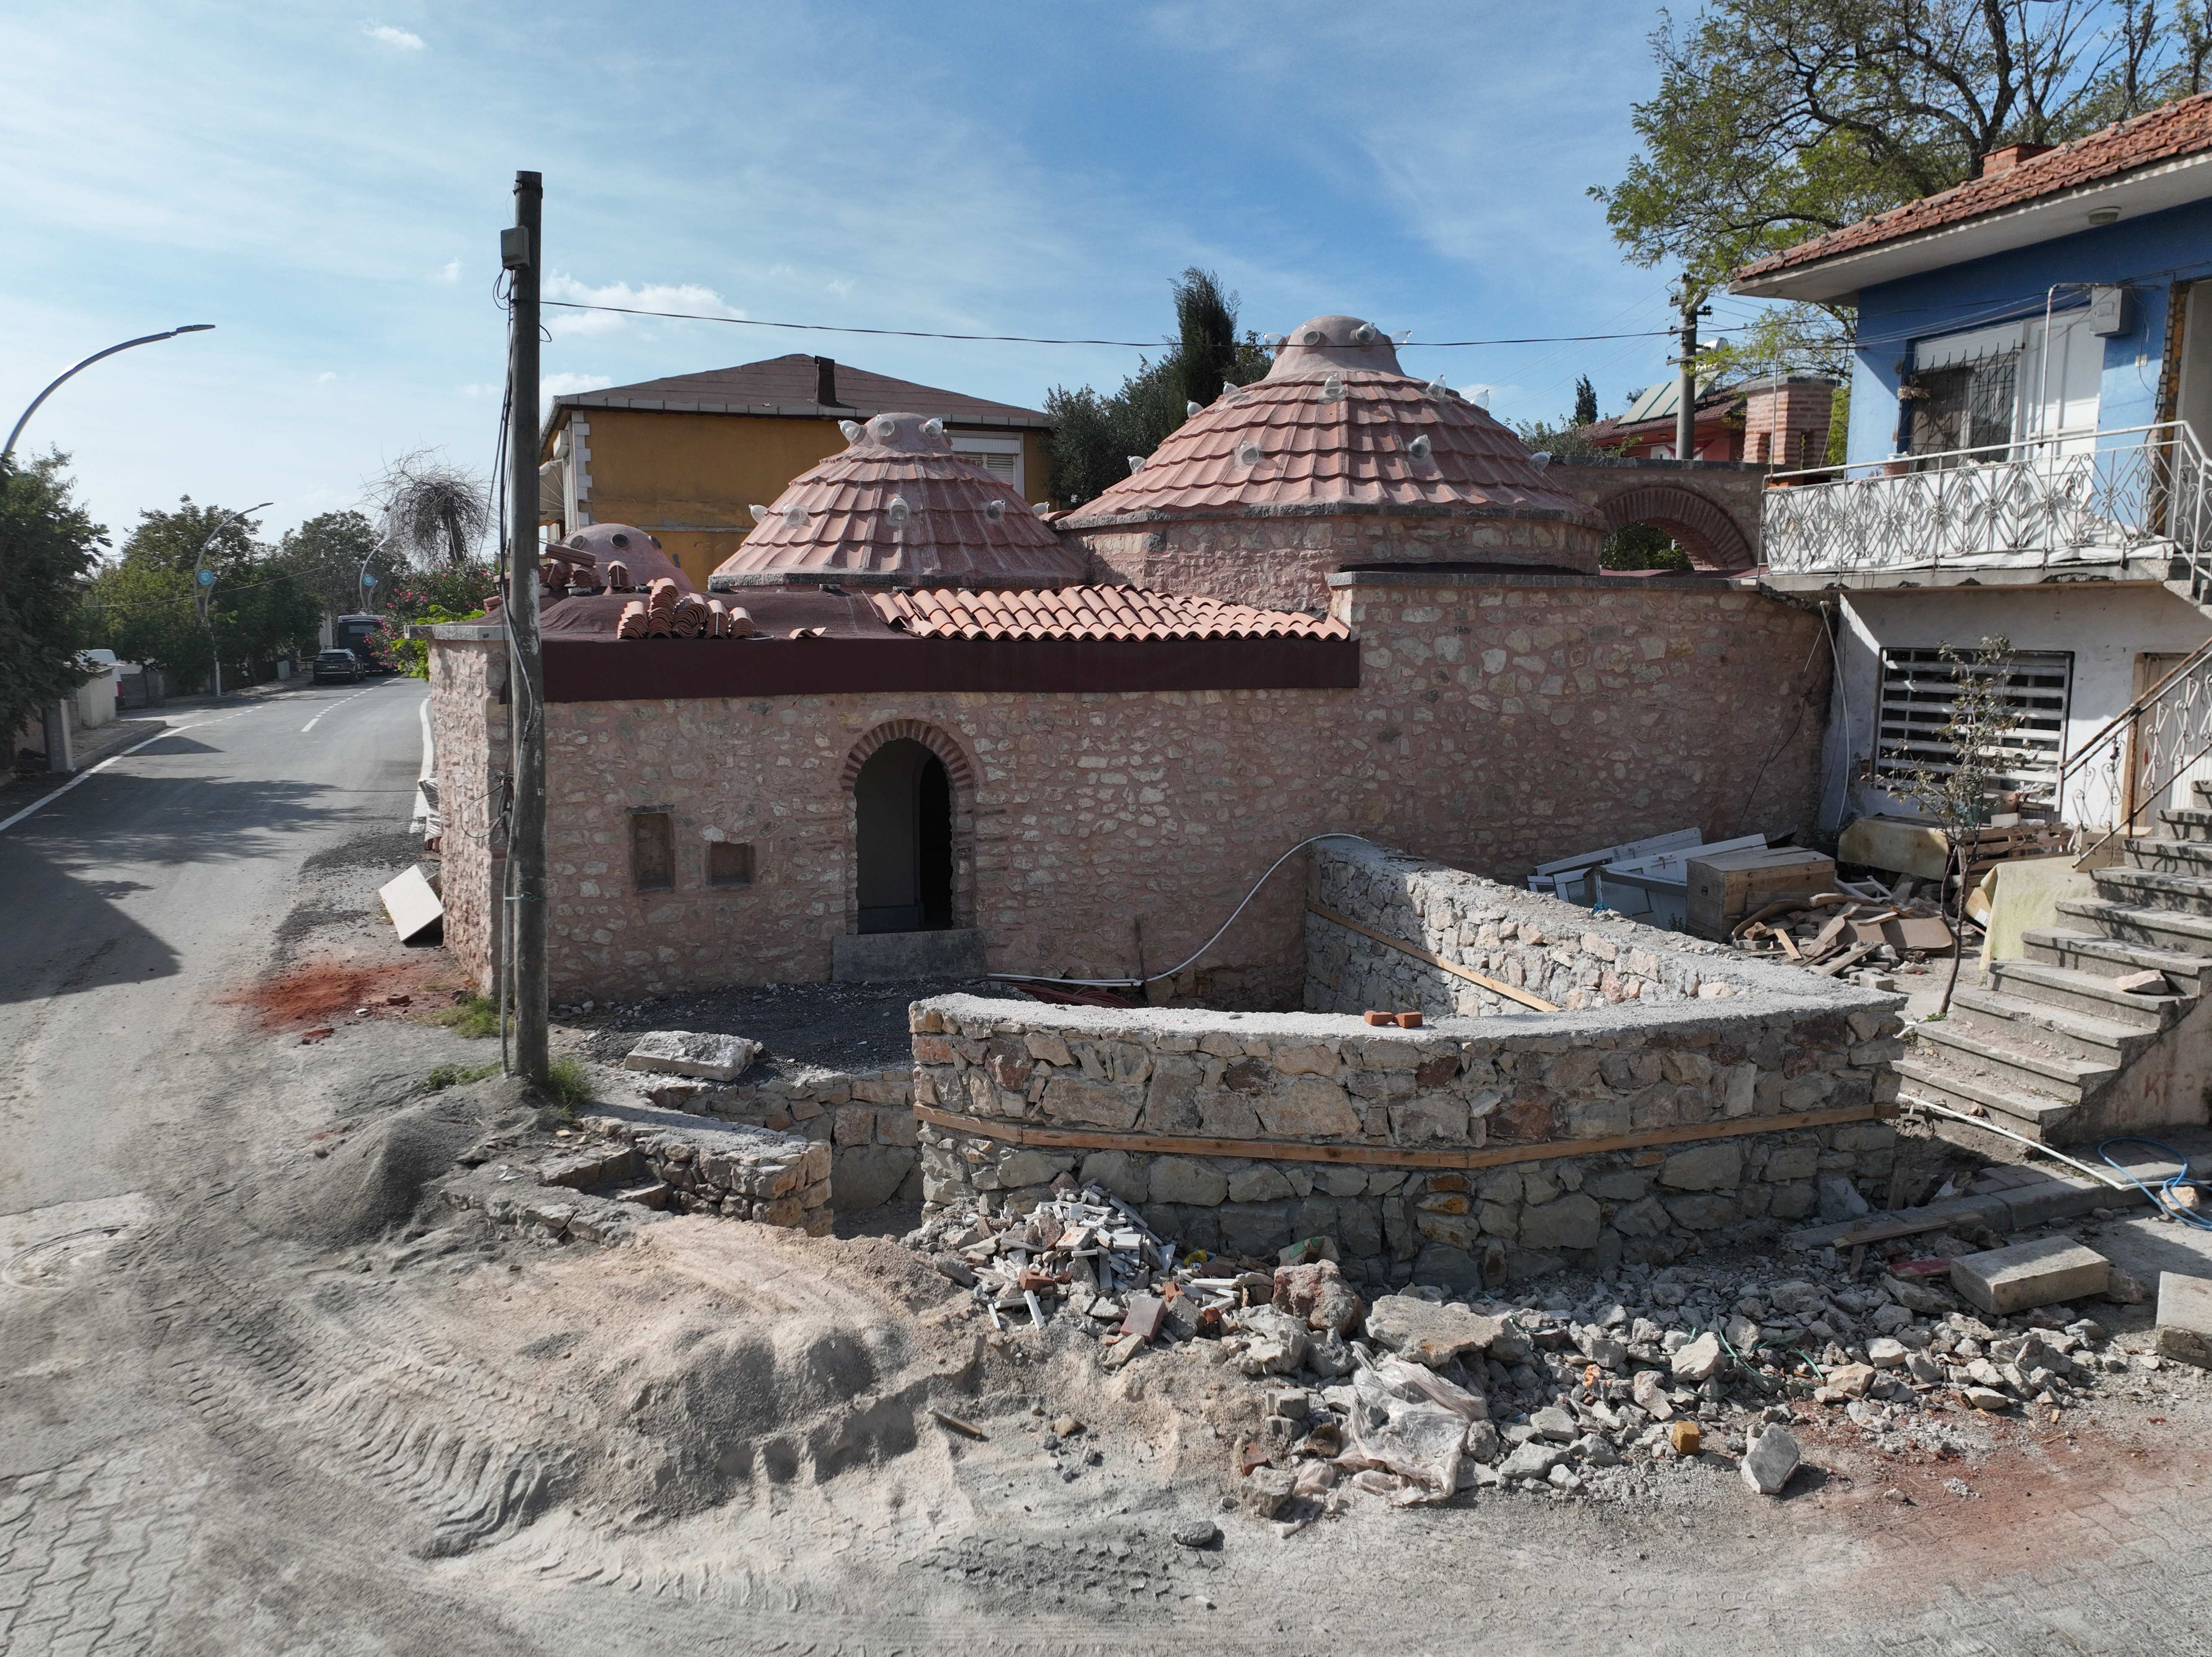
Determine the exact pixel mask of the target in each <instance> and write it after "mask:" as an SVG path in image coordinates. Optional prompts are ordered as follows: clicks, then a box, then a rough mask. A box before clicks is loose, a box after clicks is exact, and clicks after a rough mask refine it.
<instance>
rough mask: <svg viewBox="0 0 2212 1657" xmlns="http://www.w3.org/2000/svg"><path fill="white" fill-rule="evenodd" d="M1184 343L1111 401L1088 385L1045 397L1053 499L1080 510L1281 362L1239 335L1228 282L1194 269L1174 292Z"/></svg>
mask: <svg viewBox="0 0 2212 1657" xmlns="http://www.w3.org/2000/svg"><path fill="white" fill-rule="evenodd" d="M1169 287H1170V292H1171V293H1172V294H1173V295H1174V299H1175V308H1176V337H1175V338H1173V339H1170V340H1166V341H1164V342H1163V343H1164V344H1165V345H1166V346H1167V348H1168V349H1166V350H1165V351H1164V353H1162V355H1160V356H1159V357H1158V360H1154V359H1152V358H1151V357H1145V358H1140V359H1139V361H1138V364H1137V371H1136V373H1133V374H1130V375H1129V376H1127V378H1126V379H1123V380H1122V382H1121V390H1119V391H1115V392H1113V393H1111V394H1110V395H1106V394H1101V393H1100V392H1098V391H1095V390H1093V389H1092V388H1091V387H1090V386H1088V385H1084V386H1079V387H1076V388H1074V389H1073V390H1070V389H1068V388H1067V387H1065V386H1060V385H1055V386H1054V387H1053V388H1052V389H1051V390H1050V391H1048V392H1046V393H1045V399H1044V406H1045V411H1046V412H1047V413H1048V414H1049V415H1051V416H1052V417H1053V442H1052V483H1051V489H1052V499H1053V502H1054V505H1056V506H1062V507H1073V506H1078V505H1080V504H1081V503H1082V502H1084V501H1089V500H1092V499H1094V498H1095V497H1097V495H1101V494H1103V492H1104V491H1105V490H1106V489H1109V487H1111V486H1112V485H1113V484H1114V483H1116V482H1118V481H1119V480H1120V479H1121V478H1124V477H1127V476H1128V475H1129V460H1130V458H1131V457H1132V456H1145V455H1149V454H1151V453H1152V451H1153V450H1154V449H1156V448H1158V447H1159V446H1160V444H1161V442H1162V440H1164V439H1165V438H1166V437H1167V435H1168V434H1169V433H1170V432H1172V431H1174V430H1175V428H1176V427H1178V426H1180V425H1182V423H1183V422H1184V421H1186V420H1188V418H1189V417H1190V409H1189V405H1190V404H1193V403H1197V404H1207V403H1211V402H1212V401H1213V400H1214V398H1218V397H1219V396H1220V395H1221V389H1222V387H1223V386H1224V385H1226V384H1228V383H1229V382H1231V381H1234V382H1235V383H1236V384H1237V385H1249V384H1251V382H1252V381H1254V380H1255V379H1261V377H1262V376H1264V375H1265V374H1266V373H1267V370H1268V368H1269V367H1270V366H1271V364H1272V362H1273V359H1272V358H1271V357H1270V356H1269V355H1268V354H1267V349H1266V348H1264V347H1263V346H1261V343H1260V341H1259V337H1258V336H1257V335H1255V334H1254V333H1253V332H1252V331H1249V330H1247V331H1244V332H1243V334H1241V335H1240V334H1239V333H1238V332H1237V306H1238V303H1239V301H1238V300H1237V295H1236V294H1231V293H1225V292H1223V291H1222V287H1221V281H1220V278H1219V277H1218V276H1215V275H1214V274H1213V273H1212V271H1210V270H1200V269H1199V268H1198V267H1197V266H1195V265H1193V266H1192V267H1191V268H1190V269H1188V270H1185V271H1184V272H1183V273H1182V276H1178V277H1176V279H1175V280H1174V281H1173V282H1170V284H1169Z"/></svg>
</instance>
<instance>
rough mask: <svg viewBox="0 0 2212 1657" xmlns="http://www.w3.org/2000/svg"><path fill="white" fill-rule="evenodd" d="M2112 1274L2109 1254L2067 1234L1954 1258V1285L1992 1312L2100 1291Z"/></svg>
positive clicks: (1998, 1313) (2017, 1309)
mask: <svg viewBox="0 0 2212 1657" xmlns="http://www.w3.org/2000/svg"><path fill="white" fill-rule="evenodd" d="M2111 1284H2112V1262H2111V1261H2110V1260H2108V1259H2106V1258H2105V1257H2104V1256H2103V1255H2102V1254H2100V1253H2098V1252H2097V1251H2096V1250H2095V1249H2093V1248H2091V1247H2087V1245H2085V1244H2082V1243H2077V1242H2074V1241H2070V1240H2069V1239H2067V1238H2065V1237H2044V1238H2040V1239H2039V1240H2037V1241H2033V1242H2024V1243H2015V1244H2013V1245H2012V1246H2011V1247H2008V1248H1992V1249H1990V1251H1989V1252H1988V1253H1982V1254H1962V1255H1960V1257H1959V1258H1958V1259H1954V1260H1953V1261H1952V1262H1951V1286H1952V1287H1953V1288H1954V1289H1955V1290H1958V1291H1959V1292H1960V1294H1961V1295H1964V1296H1966V1298H1967V1299H1968V1300H1969V1301H1972V1302H1973V1303H1974V1304H1975V1305H1976V1306H1978V1307H1980V1308H1982V1310H1983V1311H1984V1312H1987V1313H1988V1314H1990V1316H1992V1317H2002V1316H2004V1315H2005V1314H2008V1313H2011V1312H2020V1311H2025V1310H2027V1308H2030V1307H2034V1306H2050V1305H2051V1304H2053V1303H2054V1302H2058V1301H2074V1300H2083V1299H2086V1298H2087V1297H2088V1296H2092V1295H2101V1294H2103V1293H2104V1292H2105V1290H2106V1289H2107V1288H2108V1287H2110V1286H2111Z"/></svg>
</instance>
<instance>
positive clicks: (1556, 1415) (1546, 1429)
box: [1528, 1405, 1581, 1444]
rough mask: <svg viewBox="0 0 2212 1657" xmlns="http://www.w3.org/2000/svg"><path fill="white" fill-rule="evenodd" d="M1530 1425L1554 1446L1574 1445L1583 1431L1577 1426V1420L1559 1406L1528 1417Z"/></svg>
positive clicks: (1553, 1406)
mask: <svg viewBox="0 0 2212 1657" xmlns="http://www.w3.org/2000/svg"><path fill="white" fill-rule="evenodd" d="M1528 1424H1529V1425H1530V1426H1531V1427H1534V1429H1536V1431H1537V1433H1538V1435H1540V1436H1541V1437H1544V1438H1548V1439H1550V1440H1551V1441H1552V1442H1553V1443H1554V1444H1571V1443H1573V1442H1575V1440H1576V1438H1577V1436H1578V1435H1579V1434H1580V1430H1581V1429H1578V1428H1577V1426H1576V1425H1575V1418H1574V1417H1572V1416H1571V1415H1569V1414H1568V1413H1567V1412H1566V1411H1565V1410H1562V1409H1560V1408H1559V1406H1558V1405H1552V1406H1551V1407H1549V1408H1547V1409H1542V1410H1539V1411H1536V1413H1535V1414H1534V1415H1533V1416H1530V1417H1528Z"/></svg>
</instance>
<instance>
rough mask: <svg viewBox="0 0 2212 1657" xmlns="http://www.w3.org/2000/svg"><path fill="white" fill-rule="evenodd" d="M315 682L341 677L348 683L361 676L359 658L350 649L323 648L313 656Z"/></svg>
mask: <svg viewBox="0 0 2212 1657" xmlns="http://www.w3.org/2000/svg"><path fill="white" fill-rule="evenodd" d="M314 677H315V683H317V684H320V683H322V682H323V681H324V680H325V679H341V680H343V681H344V682H345V683H348V684H352V683H355V682H356V680H358V679H359V678H360V677H361V658H360V657H358V656H356V655H355V654H354V653H353V652H351V651H350V650H325V652H322V654H320V655H319V656H318V657H316V658H315V675H314Z"/></svg>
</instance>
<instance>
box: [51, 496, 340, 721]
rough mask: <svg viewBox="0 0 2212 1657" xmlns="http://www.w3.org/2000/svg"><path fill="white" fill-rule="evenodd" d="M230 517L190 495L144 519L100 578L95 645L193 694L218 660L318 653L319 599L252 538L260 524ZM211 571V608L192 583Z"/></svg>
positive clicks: (229, 664) (239, 664)
mask: <svg viewBox="0 0 2212 1657" xmlns="http://www.w3.org/2000/svg"><path fill="white" fill-rule="evenodd" d="M230 517H231V512H230V509H229V508H228V507H220V506H206V507H203V506H199V505H197V504H196V503H195V502H194V501H192V499H191V496H190V495H186V496H185V497H183V498H182V499H181V500H180V501H179V502H178V504H177V507H176V509H175V510H174V511H173V512H162V511H159V510H155V509H149V510H147V511H145V512H142V513H140V514H139V520H138V525H137V527H136V528H135V529H133V530H132V531H131V534H130V537H129V538H128V539H126V540H125V542H124V543H123V555H122V558H121V560H120V561H118V563H115V564H111V565H109V566H108V567H107V568H105V569H103V570H102V571H100V574H99V575H98V576H96V577H95V578H94V581H93V584H92V595H91V603H90V604H89V605H88V617H89V622H88V627H89V630H90V632H91V633H92V634H93V635H94V636H93V637H92V638H91V639H90V640H88V642H91V643H95V644H100V645H105V646H107V647H108V648H109V649H112V650H113V651H114V652H115V653H116V654H117V655H118V656H119V657H121V658H123V659H125V660H126V661H143V662H151V663H153V664H154V665H155V666H157V667H160V668H161V669H163V670H164V671H167V673H169V674H170V676H171V677H173V678H175V679H177V680H178V681H179V683H182V684H185V685H186V686H197V685H201V684H204V683H206V682H207V680H208V678H209V677H210V670H211V667H212V665H213V663H214V661H215V659H216V657H218V656H220V657H221V659H222V663H223V665H224V667H225V668H226V669H228V670H233V671H235V670H237V669H240V668H250V667H252V665H256V664H260V663H266V662H270V661H273V660H275V659H277V658H278V657H281V656H291V655H297V654H306V653H312V652H313V650H314V649H315V647H316V646H317V643H318V642H319V636H320V631H321V622H322V610H321V606H320V604H319V603H318V602H317V599H316V598H315V595H314V594H313V592H309V591H306V590H304V589H303V588H302V586H301V582H300V580H299V579H298V578H297V576H296V575H295V572H294V571H293V569H291V568H288V567H287V565H286V562H285V561H284V560H283V558H282V557H281V556H280V555H276V551H275V549H271V548H270V547H268V546H265V545H264V544H262V543H259V542H258V541H256V540H255V539H254V531H255V530H256V528H257V527H258V525H256V524H255V522H254V521H253V520H252V519H238V520H236V521H234V522H227V521H225V520H227V519H230ZM203 549H204V550H205V561H204V566H203V563H202V551H203ZM203 567H204V568H205V569H207V570H208V571H209V572H210V573H211V574H213V575H214V576H215V580H214V582H213V583H212V584H211V585H210V586H208V587H207V588H206V590H205V608H204V610H202V608H201V604H200V603H199V595H198V592H197V584H196V583H195V581H194V580H193V573H194V571H195V569H196V568H203Z"/></svg>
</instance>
